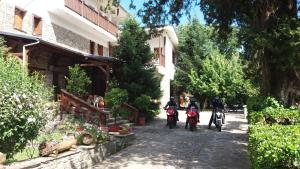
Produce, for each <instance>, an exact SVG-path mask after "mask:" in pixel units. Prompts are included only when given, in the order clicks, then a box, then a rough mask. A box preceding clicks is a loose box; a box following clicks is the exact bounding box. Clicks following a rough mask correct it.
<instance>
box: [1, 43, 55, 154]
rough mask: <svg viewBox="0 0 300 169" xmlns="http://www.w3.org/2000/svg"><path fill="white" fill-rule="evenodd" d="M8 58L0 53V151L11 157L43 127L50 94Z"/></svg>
mask: <svg viewBox="0 0 300 169" xmlns="http://www.w3.org/2000/svg"><path fill="white" fill-rule="evenodd" d="M1 42H3V41H0V46H2V47H3V43H1ZM8 55H9V54H7V53H6V52H3V51H1V52H0V119H1V120H0V126H1V127H0V152H3V153H6V154H7V155H8V157H11V156H12V155H13V154H14V153H16V152H19V151H20V150H22V149H23V148H24V147H25V146H26V143H27V141H28V140H31V139H34V138H35V137H36V136H37V135H38V132H39V130H40V129H41V128H42V127H43V126H44V125H45V123H46V121H47V117H48V116H49V114H50V113H48V112H47V108H48V104H46V103H47V102H48V101H49V99H50V98H51V93H52V91H51V90H50V89H48V88H46V87H45V86H44V83H43V82H42V80H41V77H40V76H38V75H36V74H34V75H32V76H29V75H28V74H27V73H26V72H24V69H23V67H22V65H21V64H20V63H19V62H17V61H16V60H15V59H13V58H12V57H9V56H8Z"/></svg>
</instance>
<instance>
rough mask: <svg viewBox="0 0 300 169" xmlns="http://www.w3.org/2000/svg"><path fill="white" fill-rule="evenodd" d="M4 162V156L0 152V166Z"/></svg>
mask: <svg viewBox="0 0 300 169" xmlns="http://www.w3.org/2000/svg"><path fill="white" fill-rule="evenodd" d="M5 161H6V155H5V154H3V153H1V152H0V165H1V164H4V163H5Z"/></svg>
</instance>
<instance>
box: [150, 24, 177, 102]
mask: <svg viewBox="0 0 300 169" xmlns="http://www.w3.org/2000/svg"><path fill="white" fill-rule="evenodd" d="M158 30H159V31H160V32H161V33H160V34H159V36H157V37H153V38H152V39H150V40H149V41H148V42H149V45H150V48H151V50H152V51H153V52H154V54H155V60H154V64H155V65H156V68H157V71H158V74H159V75H160V76H161V82H160V89H161V91H162V97H161V99H160V102H161V106H164V105H166V104H167V102H168V101H169V98H170V95H171V81H172V80H173V79H174V74H175V63H176V55H175V48H176V46H178V38H177V35H176V32H175V30H174V27H173V26H165V27H162V28H160V29H158Z"/></svg>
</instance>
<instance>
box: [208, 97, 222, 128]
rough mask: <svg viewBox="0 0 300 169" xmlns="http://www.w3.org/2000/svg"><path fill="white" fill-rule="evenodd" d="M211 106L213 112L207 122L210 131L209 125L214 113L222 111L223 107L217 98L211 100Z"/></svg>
mask: <svg viewBox="0 0 300 169" xmlns="http://www.w3.org/2000/svg"><path fill="white" fill-rule="evenodd" d="M212 106H213V110H212V113H211V116H210V120H209V124H208V128H209V129H210V126H211V123H212V121H213V119H214V113H216V111H217V109H223V108H224V106H223V104H222V102H221V100H220V99H219V97H218V96H216V97H214V98H213V100H212Z"/></svg>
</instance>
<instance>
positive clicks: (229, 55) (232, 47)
mask: <svg viewBox="0 0 300 169" xmlns="http://www.w3.org/2000/svg"><path fill="white" fill-rule="evenodd" d="M178 32H179V46H178V63H177V69H176V74H175V81H174V83H173V84H174V86H175V87H176V88H177V90H179V92H181V91H188V92H190V93H192V94H193V95H194V96H195V97H197V98H198V99H199V100H200V102H201V103H204V101H205V100H206V99H207V98H210V97H212V96H216V95H219V96H222V97H223V98H225V99H226V100H227V101H229V102H232V101H240V102H242V101H244V99H245V96H246V95H247V94H250V93H253V92H252V91H253V90H252V89H253V86H252V85H251V84H250V82H249V80H245V73H244V72H243V67H242V63H241V59H239V57H238V56H239V55H238V48H237V46H238V45H237V37H236V32H237V30H235V34H232V37H231V38H230V39H228V41H226V42H225V41H219V39H220V38H219V36H218V34H216V33H215V30H214V29H213V28H212V27H209V26H204V25H201V24H200V22H199V21H198V20H197V19H193V20H192V22H191V23H189V24H187V25H183V26H180V27H179V31H178ZM243 82H245V83H243ZM235 88H236V89H235ZM237 98H239V99H237Z"/></svg>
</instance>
